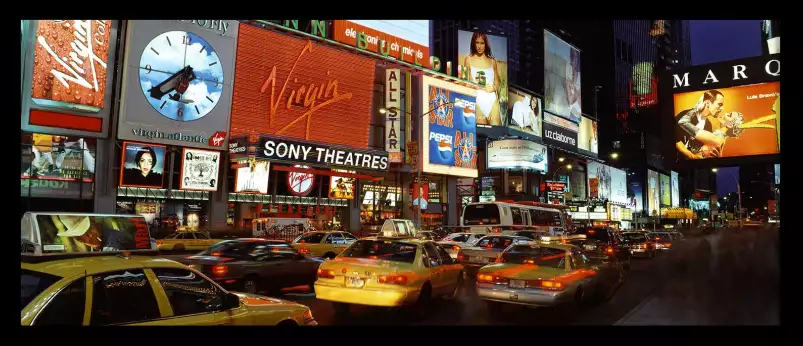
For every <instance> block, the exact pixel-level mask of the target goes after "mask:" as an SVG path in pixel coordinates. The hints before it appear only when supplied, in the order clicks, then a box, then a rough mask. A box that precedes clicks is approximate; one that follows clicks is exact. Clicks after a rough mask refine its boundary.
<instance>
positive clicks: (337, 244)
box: [329, 232, 353, 254]
mask: <svg viewBox="0 0 803 346" xmlns="http://www.w3.org/2000/svg"><path fill="white" fill-rule="evenodd" d="M329 236H330V237H331V239H332V247H333V249H332V251H334V252H335V253H336V254H340V253H341V252H343V250H345V249H346V248H347V247H349V245H351V243H353V242H350V241H348V240H347V239H346V237H345V235H344V234H343V233H340V232H332V233H331V234H329Z"/></svg>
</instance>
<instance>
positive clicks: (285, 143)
mask: <svg viewBox="0 0 803 346" xmlns="http://www.w3.org/2000/svg"><path fill="white" fill-rule="evenodd" d="M257 156H259V157H262V158H265V159H268V160H271V161H284V162H289V163H300V162H303V163H309V164H312V165H321V166H328V167H342V168H350V169H365V170H374V171H385V170H387V169H388V153H387V152H384V151H369V150H360V149H353V148H345V147H335V146H331V145H328V144H319V143H309V142H300V141H294V140H289V139H277V138H275V137H266V136H264V137H261V138H260V139H259V149H258V151H257Z"/></svg>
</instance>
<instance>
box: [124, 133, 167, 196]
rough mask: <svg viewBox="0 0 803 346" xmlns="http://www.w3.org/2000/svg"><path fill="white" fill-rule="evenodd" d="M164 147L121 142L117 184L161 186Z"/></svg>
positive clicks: (163, 170)
mask: <svg viewBox="0 0 803 346" xmlns="http://www.w3.org/2000/svg"><path fill="white" fill-rule="evenodd" d="M166 149H167V148H166V147H165V146H162V145H155V144H147V143H136V142H123V154H122V155H121V156H122V162H121V163H120V184H119V185H120V186H129V187H146V188H148V187H149V188H156V189H159V188H161V187H162V185H163V180H164V179H163V177H164V176H163V174H164V172H165V151H166Z"/></svg>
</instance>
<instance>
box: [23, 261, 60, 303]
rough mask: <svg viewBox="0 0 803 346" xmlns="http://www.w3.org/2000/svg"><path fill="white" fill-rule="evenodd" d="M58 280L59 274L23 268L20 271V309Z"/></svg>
mask: <svg viewBox="0 0 803 346" xmlns="http://www.w3.org/2000/svg"><path fill="white" fill-rule="evenodd" d="M59 280H61V277H59V276H55V275H50V274H45V273H40V272H35V271H33V270H25V269H23V270H22V271H21V272H20V287H21V288H22V293H21V295H20V303H21V304H22V308H21V309H25V307H26V306H28V304H29V303H30V302H31V301H32V300H33V299H34V298H36V297H37V296H38V295H39V294H40V293H42V292H43V291H44V290H46V289H47V288H48V287H50V286H51V285H53V284H54V283H56V281H59Z"/></svg>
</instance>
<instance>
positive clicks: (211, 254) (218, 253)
mask: <svg viewBox="0 0 803 346" xmlns="http://www.w3.org/2000/svg"><path fill="white" fill-rule="evenodd" d="M220 255H221V253H220V252H213V253H210V254H209V256H215V257H220Z"/></svg>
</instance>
